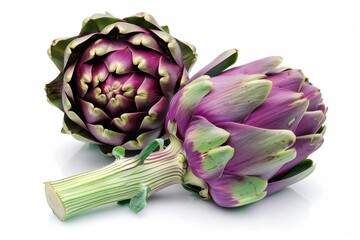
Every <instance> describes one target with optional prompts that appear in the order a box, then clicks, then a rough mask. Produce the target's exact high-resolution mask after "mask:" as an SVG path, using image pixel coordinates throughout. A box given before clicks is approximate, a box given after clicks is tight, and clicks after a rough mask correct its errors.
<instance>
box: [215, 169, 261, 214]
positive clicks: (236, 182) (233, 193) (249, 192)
mask: <svg viewBox="0 0 360 240" xmlns="http://www.w3.org/2000/svg"><path fill="white" fill-rule="evenodd" d="M209 186H210V195H211V197H212V199H213V200H214V202H215V203H216V204H217V205H219V206H222V207H228V208H230V207H238V206H242V205H246V204H249V203H253V202H256V201H259V200H261V199H263V198H264V197H265V195H266V192H265V191H264V190H265V189H266V186H267V181H266V180H264V179H261V178H258V177H251V176H243V177H239V176H233V175H230V174H224V175H223V176H222V177H221V178H220V179H218V180H217V181H214V182H211V183H209Z"/></svg>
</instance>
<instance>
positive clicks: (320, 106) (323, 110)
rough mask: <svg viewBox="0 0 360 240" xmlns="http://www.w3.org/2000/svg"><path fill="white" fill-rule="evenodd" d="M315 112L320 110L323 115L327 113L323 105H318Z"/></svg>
mask: <svg viewBox="0 0 360 240" xmlns="http://www.w3.org/2000/svg"><path fill="white" fill-rule="evenodd" d="M317 110H320V111H322V112H323V113H324V114H325V113H326V112H327V107H326V106H325V103H323V102H321V103H319V105H318V108H317Z"/></svg>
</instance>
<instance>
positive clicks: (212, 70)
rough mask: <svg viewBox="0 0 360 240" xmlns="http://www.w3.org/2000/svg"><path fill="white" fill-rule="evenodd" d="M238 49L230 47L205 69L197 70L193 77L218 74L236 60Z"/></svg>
mask: <svg viewBox="0 0 360 240" xmlns="http://www.w3.org/2000/svg"><path fill="white" fill-rule="evenodd" d="M237 57H238V51H237V50H236V49H230V50H228V51H225V52H223V53H222V54H220V55H219V56H217V57H216V58H215V59H214V60H213V61H212V62H211V63H209V64H208V65H206V66H205V67H204V68H203V69H201V70H200V71H199V72H197V73H196V74H195V75H194V76H193V77H192V79H195V78H198V77H200V76H201V75H208V76H210V77H213V76H216V75H218V74H219V73H221V72H222V71H224V70H225V69H226V68H228V67H229V66H231V65H232V64H234V63H235V62H236V59H237Z"/></svg>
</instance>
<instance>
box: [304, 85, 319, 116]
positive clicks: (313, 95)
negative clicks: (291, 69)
mask: <svg viewBox="0 0 360 240" xmlns="http://www.w3.org/2000/svg"><path fill="white" fill-rule="evenodd" d="M300 92H302V93H304V97H306V98H307V99H309V107H308V109H307V110H308V111H315V110H317V109H318V105H319V103H320V102H321V101H322V96H321V93H320V90H319V89H318V88H317V87H315V86H314V85H312V84H311V83H309V82H305V83H304V84H303V86H302V88H301V91H300Z"/></svg>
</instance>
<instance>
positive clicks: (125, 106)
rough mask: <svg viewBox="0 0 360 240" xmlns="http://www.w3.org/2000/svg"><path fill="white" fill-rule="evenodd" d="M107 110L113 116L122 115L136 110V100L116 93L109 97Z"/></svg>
mask: <svg viewBox="0 0 360 240" xmlns="http://www.w3.org/2000/svg"><path fill="white" fill-rule="evenodd" d="M105 111H106V112H107V113H109V115H110V116H111V117H120V115H121V114H122V113H126V112H134V111H136V107H135V101H134V100H132V99H130V98H127V97H124V96H122V95H116V96H115V97H112V98H110V99H109V101H108V103H107V105H106V107H105Z"/></svg>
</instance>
